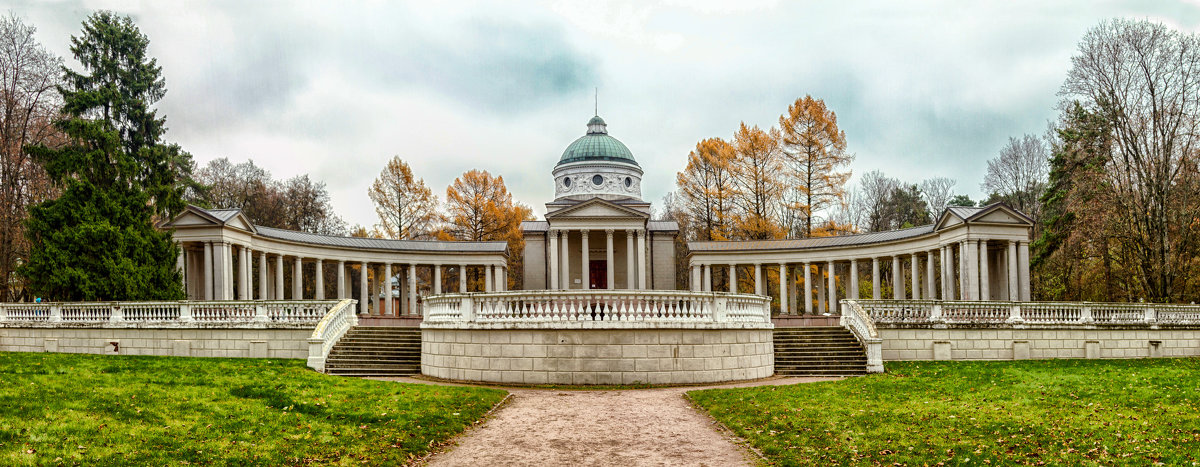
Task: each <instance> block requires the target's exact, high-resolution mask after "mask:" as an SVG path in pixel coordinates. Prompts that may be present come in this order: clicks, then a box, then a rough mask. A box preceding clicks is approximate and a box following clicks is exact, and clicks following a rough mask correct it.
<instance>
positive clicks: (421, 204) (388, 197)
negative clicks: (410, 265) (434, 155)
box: [367, 156, 437, 240]
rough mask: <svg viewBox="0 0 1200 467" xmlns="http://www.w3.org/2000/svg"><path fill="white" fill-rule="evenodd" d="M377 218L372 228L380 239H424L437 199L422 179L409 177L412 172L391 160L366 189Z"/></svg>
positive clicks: (434, 218)
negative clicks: (375, 224)
mask: <svg viewBox="0 0 1200 467" xmlns="http://www.w3.org/2000/svg"><path fill="white" fill-rule="evenodd" d="M367 195H369V196H370V197H371V201H374V202H375V214H377V215H379V226H378V228H377V229H376V230H377V231H378V232H379V233H380V234H381V235H382V236H383V237H386V238H394V239H400V240H412V239H417V238H423V237H428V236H429V234H430V233H431V232H432V230H433V227H434V226H433V223H434V221H435V220H436V219H437V197H435V196H433V192H432V191H431V190H430V189H429V187H428V186H425V180H423V179H419V178H416V177H414V176H413V173H412V169H411V168H409V166H408V164H407V163H405V162H404V161H403V160H401V159H400V156H396V157H393V158H392V160H390V161H388V163H387V167H384V169H383V171H382V172H380V173H379V177H378V178H376V179H375V183H373V184H371V188H369V189H368V190H367Z"/></svg>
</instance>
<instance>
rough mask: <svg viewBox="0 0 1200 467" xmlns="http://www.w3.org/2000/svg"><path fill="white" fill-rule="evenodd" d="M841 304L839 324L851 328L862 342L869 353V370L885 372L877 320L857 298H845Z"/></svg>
mask: <svg viewBox="0 0 1200 467" xmlns="http://www.w3.org/2000/svg"><path fill="white" fill-rule="evenodd" d="M840 305H841V317H839V318H838V324H839V325H840V326H842V327H844V328H846V329H849V330H850V332H851V333H853V334H854V337H855V338H856V339H858V341H859V342H861V343H862V345H863V348H864V349H865V350H866V354H867V372H868V373H883V339H882V338H880V337H879V331H878V330H877V329H876V328H875V322H874V321H872V320H871V316H870V315H868V314H867V312H866V311H865V310H863V308H862V306H861V305H860V304H859V303H858V302H857V301H855V300H843V301H841V302H840Z"/></svg>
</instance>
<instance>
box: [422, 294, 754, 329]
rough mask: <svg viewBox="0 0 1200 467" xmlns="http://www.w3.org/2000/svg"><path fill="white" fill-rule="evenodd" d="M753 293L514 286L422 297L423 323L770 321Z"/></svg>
mask: <svg viewBox="0 0 1200 467" xmlns="http://www.w3.org/2000/svg"><path fill="white" fill-rule="evenodd" d="M768 305H769V303H768V299H767V298H766V297H760V296H757V295H745V294H726V293H713V292H676V291H650V290H637V291H634V290H629V291H623V290H606V291H603V292H598V291H512V292H495V293H468V294H443V295H435V296H431V297H427V298H426V299H425V322H427V323H454V322H476V323H552V322H580V321H601V322H643V323H713V322H719V323H769V322H770V316H769V315H768V313H769V312H770V309H769V307H768Z"/></svg>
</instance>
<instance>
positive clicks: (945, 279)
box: [938, 245, 954, 300]
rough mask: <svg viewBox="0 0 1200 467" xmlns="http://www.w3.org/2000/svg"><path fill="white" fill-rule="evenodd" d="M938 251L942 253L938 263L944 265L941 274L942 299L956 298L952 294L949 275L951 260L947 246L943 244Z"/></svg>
mask: <svg viewBox="0 0 1200 467" xmlns="http://www.w3.org/2000/svg"><path fill="white" fill-rule="evenodd" d="M938 252H940V253H941V256H940V257H938V264H939V265H941V267H942V274H941V275H940V277H941V279H942V300H954V297H953V296H952V295H951V294H950V279H949V275H948V274H950V260H948V259H947V258H946V256H947V255H946V246H945V245H942V246H941V247H939V248H938Z"/></svg>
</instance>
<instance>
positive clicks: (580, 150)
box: [558, 115, 638, 166]
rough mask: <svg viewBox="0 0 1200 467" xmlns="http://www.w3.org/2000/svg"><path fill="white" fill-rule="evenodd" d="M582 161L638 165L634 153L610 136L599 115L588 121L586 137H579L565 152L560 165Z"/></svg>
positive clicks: (559, 161)
mask: <svg viewBox="0 0 1200 467" xmlns="http://www.w3.org/2000/svg"><path fill="white" fill-rule="evenodd" d="M581 161H612V162H623V163H626V164H632V165H635V166H636V165H638V163H637V161H635V160H634V159H633V152H631V151H630V150H629V148H627V147H625V144H624V143H622V142H621V141H620V140H618V139H616V138H613V137H612V136H609V135H608V125H607V124H605V123H604V119H602V118H600V116H599V115H597V116H595V117H592V119H591V120H588V131H587V134H586V135H583V136H581V137H579V139H577V140H575V141H574V142H572V143H571V145H570V146H567V149H566V150H565V151H563V155H562V158H561V159H559V160H558V165H562V164H566V163H569V162H581Z"/></svg>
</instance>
